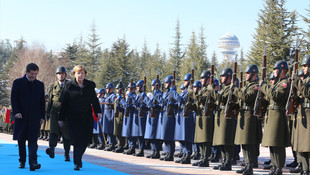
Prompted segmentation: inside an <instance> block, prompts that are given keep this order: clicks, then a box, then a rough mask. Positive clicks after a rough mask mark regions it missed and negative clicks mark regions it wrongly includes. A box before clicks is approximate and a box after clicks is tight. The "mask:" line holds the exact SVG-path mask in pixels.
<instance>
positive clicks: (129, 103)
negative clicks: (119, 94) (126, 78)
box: [122, 82, 137, 155]
mask: <svg viewBox="0 0 310 175" xmlns="http://www.w3.org/2000/svg"><path fill="white" fill-rule="evenodd" d="M127 89H128V92H129V93H128V97H127V99H126V103H124V107H125V117H124V120H123V130H122V136H123V137H127V141H128V150H126V151H124V152H123V153H124V154H128V155H132V154H135V146H136V142H135V141H134V138H133V137H132V122H133V116H134V114H135V109H134V102H135V100H136V97H137V94H136V83H133V82H132V83H129V84H128V87H127Z"/></svg>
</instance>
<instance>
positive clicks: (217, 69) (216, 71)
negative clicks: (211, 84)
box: [211, 51, 220, 78]
mask: <svg viewBox="0 0 310 175" xmlns="http://www.w3.org/2000/svg"><path fill="white" fill-rule="evenodd" d="M211 64H213V65H214V74H215V78H220V77H219V76H218V75H219V73H220V72H219V71H220V69H219V63H218V61H217V56H216V53H215V51H213V53H212V57H211Z"/></svg>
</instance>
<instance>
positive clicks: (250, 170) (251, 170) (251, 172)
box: [242, 164, 253, 175]
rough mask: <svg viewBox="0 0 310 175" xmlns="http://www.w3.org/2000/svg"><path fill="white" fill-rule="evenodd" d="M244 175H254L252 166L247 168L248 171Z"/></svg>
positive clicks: (249, 165)
mask: <svg viewBox="0 0 310 175" xmlns="http://www.w3.org/2000/svg"><path fill="white" fill-rule="evenodd" d="M242 174H243V175H252V174H253V167H252V165H251V164H248V165H247V166H246V169H245V170H244V171H243V173H242Z"/></svg>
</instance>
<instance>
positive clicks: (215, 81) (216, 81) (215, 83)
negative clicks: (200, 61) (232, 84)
mask: <svg viewBox="0 0 310 175" xmlns="http://www.w3.org/2000/svg"><path fill="white" fill-rule="evenodd" d="M219 85H220V82H219V80H218V79H214V82H213V86H214V87H215V86H219Z"/></svg>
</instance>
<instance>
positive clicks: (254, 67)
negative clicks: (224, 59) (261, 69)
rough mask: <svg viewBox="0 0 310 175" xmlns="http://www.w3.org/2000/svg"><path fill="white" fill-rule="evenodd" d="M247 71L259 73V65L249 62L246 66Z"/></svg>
mask: <svg viewBox="0 0 310 175" xmlns="http://www.w3.org/2000/svg"><path fill="white" fill-rule="evenodd" d="M244 72H245V73H258V67H257V65H256V64H249V65H248V66H247V67H246V68H245V71H244Z"/></svg>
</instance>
